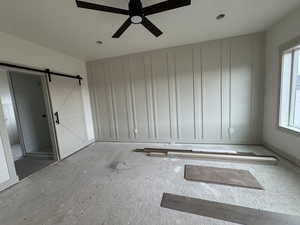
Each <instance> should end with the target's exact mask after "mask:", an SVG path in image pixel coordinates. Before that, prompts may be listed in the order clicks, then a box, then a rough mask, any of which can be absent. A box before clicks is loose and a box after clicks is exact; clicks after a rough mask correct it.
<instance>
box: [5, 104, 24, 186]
mask: <svg viewBox="0 0 300 225" xmlns="http://www.w3.org/2000/svg"><path fill="white" fill-rule="evenodd" d="M1 117H3V118H1ZM2 120H3V121H2ZM0 138H1V141H2V144H3V150H4V157H5V161H6V164H7V169H8V174H9V179H8V180H7V181H5V182H4V183H1V184H0V191H2V190H4V189H6V188H8V187H10V186H12V185H14V184H16V183H18V182H19V177H18V175H17V173H16V168H15V163H14V159H13V155H12V151H11V147H10V143H9V137H8V133H7V128H6V126H5V121H4V114H3V109H2V103H1V99H0Z"/></svg>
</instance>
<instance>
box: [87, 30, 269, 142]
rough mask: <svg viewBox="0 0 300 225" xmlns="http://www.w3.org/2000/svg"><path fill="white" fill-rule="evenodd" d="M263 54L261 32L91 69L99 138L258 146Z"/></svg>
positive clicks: (113, 60) (108, 62) (115, 60)
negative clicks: (255, 144)
mask: <svg viewBox="0 0 300 225" xmlns="http://www.w3.org/2000/svg"><path fill="white" fill-rule="evenodd" d="M264 53H265V45H264V33H259V34H252V35H246V36H240V37H235V38H229V39H224V40H216V41H210V42H204V43H198V44H193V45H187V46H181V47H176V48H170V49H163V50H157V51H151V52H146V53H141V54H133V55H129V56H123V57H117V58H111V59H103V60H98V61H92V62H89V63H88V73H89V81H90V83H89V84H90V90H91V95H92V99H93V100H92V101H93V104H92V105H93V113H94V121H95V125H97V127H96V128H97V129H96V136H97V139H98V140H100V141H160V142H164V141H165V142H193V143H260V138H261V131H262V127H261V125H262V120H261V118H262V115H263V111H262V110H263V105H262V104H263V81H264V56H265V55H264ZM230 128H231V129H230ZM135 131H136V132H135Z"/></svg>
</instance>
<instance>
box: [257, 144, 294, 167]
mask: <svg viewBox="0 0 300 225" xmlns="http://www.w3.org/2000/svg"><path fill="white" fill-rule="evenodd" d="M262 146H264V147H265V148H266V149H268V150H269V151H271V152H274V153H275V154H277V155H279V156H280V157H282V158H284V159H285V160H287V161H289V162H290V163H292V164H293V165H295V166H297V167H300V160H299V159H297V158H295V157H294V156H292V155H290V154H288V153H286V152H284V151H283V150H281V149H279V148H277V147H275V146H273V145H271V144H269V143H267V142H263V143H262Z"/></svg>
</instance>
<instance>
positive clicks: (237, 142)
mask: <svg viewBox="0 0 300 225" xmlns="http://www.w3.org/2000/svg"><path fill="white" fill-rule="evenodd" d="M96 142H102V143H105V142H107V143H128V144H140V143H142V144H143V143H146V144H208V145H262V143H261V142H259V141H243V140H231V141H226V140H224V141H222V140H211V141H195V140H160V139H158V140H149V139H134V140H132V139H124V140H111V139H96Z"/></svg>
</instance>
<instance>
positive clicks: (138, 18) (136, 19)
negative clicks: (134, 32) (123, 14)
mask: <svg viewBox="0 0 300 225" xmlns="http://www.w3.org/2000/svg"><path fill="white" fill-rule="evenodd" d="M129 16H130V20H131V22H132V23H134V24H139V23H141V22H142V20H143V19H142V17H143V5H142V3H141V1H140V0H130V1H129Z"/></svg>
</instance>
